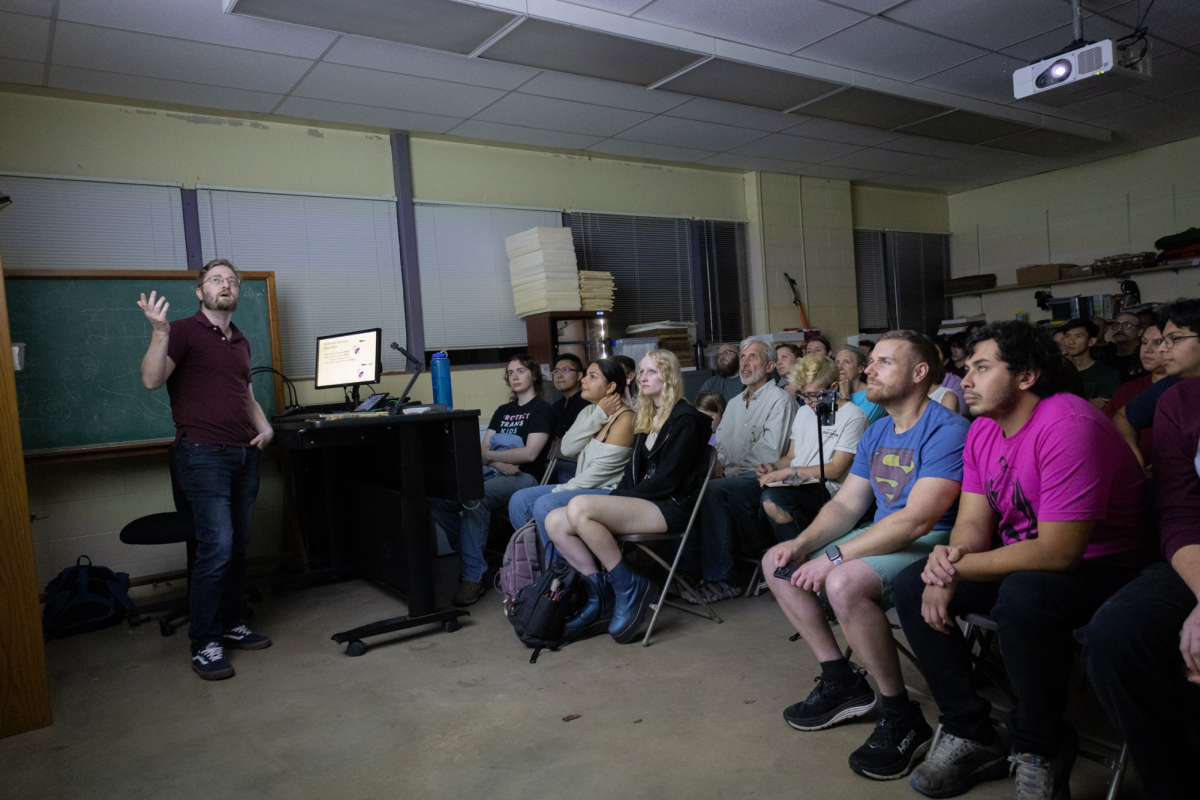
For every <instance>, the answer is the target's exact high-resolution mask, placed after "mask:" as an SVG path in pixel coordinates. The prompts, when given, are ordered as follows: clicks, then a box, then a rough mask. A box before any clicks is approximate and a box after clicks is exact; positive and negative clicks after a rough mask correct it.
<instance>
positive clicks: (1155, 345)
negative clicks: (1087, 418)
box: [1104, 324, 1167, 469]
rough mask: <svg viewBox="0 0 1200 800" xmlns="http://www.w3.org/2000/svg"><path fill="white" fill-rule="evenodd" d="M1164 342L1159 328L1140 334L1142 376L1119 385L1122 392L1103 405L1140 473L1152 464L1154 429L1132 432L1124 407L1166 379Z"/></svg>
mask: <svg viewBox="0 0 1200 800" xmlns="http://www.w3.org/2000/svg"><path fill="white" fill-rule="evenodd" d="M1162 343H1163V338H1162V331H1161V330H1160V329H1159V327H1158V325H1157V324H1155V325H1151V326H1149V327H1147V328H1145V329H1143V330H1142V348H1141V354H1140V355H1141V358H1142V367H1143V369H1144V370H1145V374H1144V375H1142V376H1141V377H1140V378H1134V379H1133V380H1131V381H1129V382H1127V383H1122V384H1121V388H1119V389H1117V391H1116V392H1115V393H1114V394H1113V396H1112V399H1110V400H1109V401H1108V402H1107V403H1106V404H1105V405H1104V416H1106V417H1108V418H1109V419H1111V420H1112V421H1113V424H1114V425H1116V427H1117V432H1118V433H1120V434H1121V438H1122V439H1124V440H1125V441H1126V443H1127V444H1128V445H1129V447H1130V448H1131V449H1132V450H1133V453H1134V455H1136V456H1137V457H1138V461H1140V462H1141V464H1142V468H1143V469H1149V468H1150V465H1151V464H1153V463H1154V458H1153V456H1154V428H1153V427H1149V428H1144V429H1142V430H1141V431H1135V430H1134V429H1133V426H1132V425H1130V424H1129V420H1128V419H1127V418H1126V416H1125V406H1126V405H1128V404H1129V401H1130V400H1132V399H1134V398H1135V397H1137V396H1138V395H1140V394H1141V393H1142V392H1144V391H1146V390H1147V389H1149V388H1150V387H1151V386H1153V385H1154V384H1156V383H1158V382H1159V381H1160V380H1162V379H1163V378H1165V377H1166V376H1167V367H1166V364H1165V363H1164V362H1163V360H1162V353H1161V352H1160V350H1161V348H1162Z"/></svg>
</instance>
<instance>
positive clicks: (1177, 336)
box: [1123, 299, 1200, 431]
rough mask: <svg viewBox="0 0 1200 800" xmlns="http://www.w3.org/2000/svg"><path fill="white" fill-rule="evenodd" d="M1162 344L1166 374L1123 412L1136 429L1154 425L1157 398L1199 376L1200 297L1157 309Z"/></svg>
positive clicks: (1131, 425) (1132, 401)
mask: <svg viewBox="0 0 1200 800" xmlns="http://www.w3.org/2000/svg"><path fill="white" fill-rule="evenodd" d="M1160 312H1161V315H1162V316H1161V318H1160V322H1161V330H1162V337H1163V342H1162V347H1161V348H1160V350H1159V353H1160V358H1161V359H1162V369H1163V371H1164V372H1165V373H1166V377H1165V378H1163V379H1162V380H1160V381H1159V382H1158V383H1155V384H1153V385H1152V386H1151V387H1150V388H1149V389H1147V390H1146V391H1144V392H1142V393H1141V394H1140V395H1138V396H1137V397H1135V398H1133V399H1132V400H1130V401H1129V402H1128V403H1127V404H1126V405H1125V408H1124V409H1123V411H1124V412H1125V420H1126V421H1127V422H1128V423H1129V425H1130V427H1132V428H1133V429H1134V430H1135V431H1142V430H1145V429H1146V428H1148V427H1150V426H1151V425H1153V424H1154V411H1155V408H1157V406H1158V399H1159V398H1160V397H1162V396H1163V394H1164V393H1165V392H1166V391H1167V390H1168V389H1170V388H1171V387H1172V386H1174V385H1175V384H1176V383H1178V382H1179V381H1181V380H1187V379H1188V378H1195V377H1197V376H1200V344H1198V343H1197V334H1200V299H1191V300H1176V301H1175V302H1174V303H1170V304H1169V305H1165V306H1163V307H1162V309H1160Z"/></svg>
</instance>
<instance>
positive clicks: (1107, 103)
mask: <svg viewBox="0 0 1200 800" xmlns="http://www.w3.org/2000/svg"><path fill="white" fill-rule="evenodd" d="M1151 100H1152V98H1150V97H1146V96H1145V95H1140V94H1134V93H1133V92H1102V93H1100V94H1098V95H1096V96H1095V97H1090V98H1088V99H1087V100H1080V101H1079V102H1078V103H1072V104H1071V105H1069V106H1063V107H1061V108H1054V107H1047V106H1042V105H1038V104H1037V103H1030V102H1028V101H1026V100H1018V101H1017V102H1015V103H1012V104H1011V105H1012V107H1013V108H1023V109H1026V110H1027V111H1034V112H1036V113H1038V114H1045V115H1046V116H1047V117H1058V118H1061V119H1068V120H1075V121H1077V122H1083V121H1085V120H1089V119H1095V118H1096V117H1099V116H1103V115H1105V114H1111V113H1114V112H1116V111H1123V110H1125V109H1127V108H1133V107H1134V106H1140V105H1145V104H1146V103H1149V102H1150V101H1151Z"/></svg>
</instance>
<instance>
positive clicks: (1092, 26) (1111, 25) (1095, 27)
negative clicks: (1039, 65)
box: [1003, 13, 1129, 63]
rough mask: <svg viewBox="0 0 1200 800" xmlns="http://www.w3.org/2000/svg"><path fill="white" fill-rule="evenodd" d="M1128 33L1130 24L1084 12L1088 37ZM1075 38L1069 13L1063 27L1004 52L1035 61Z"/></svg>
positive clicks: (1096, 37) (1116, 36)
mask: <svg viewBox="0 0 1200 800" xmlns="http://www.w3.org/2000/svg"><path fill="white" fill-rule="evenodd" d="M1127 33H1129V26H1128V25H1124V24H1122V23H1119V22H1113V21H1112V20H1110V19H1107V18H1105V17H1100V16H1096V15H1095V14H1084V16H1083V35H1084V38H1086V39H1091V40H1092V41H1095V42H1098V41H1100V40H1101V39H1120V38H1121V37H1122V36H1124V35H1125V34H1127ZM1074 38H1075V35H1074V34H1073V33H1072V32H1071V15H1070V14H1069V13H1068V14H1067V16H1066V18H1065V22H1064V24H1063V25H1062V27H1059V28H1055V29H1054V30H1052V31H1047V32H1046V33H1043V34H1041V35H1039V36H1034V37H1032V38H1030V39H1026V40H1025V41H1023V42H1018V43H1017V44H1014V45H1012V46H1010V47H1005V48H1003V52H1004V53H1006V54H1007V55H1010V56H1013V57H1014V58H1019V59H1021V60H1022V61H1025V62H1026V63H1033V62H1035V61H1040V60H1042V59H1043V58H1046V57H1048V56H1049V55H1050V54H1051V53H1057V52H1058V51H1059V50H1061V49H1063V48H1064V47H1066V46H1067V45H1069V44H1070V43H1071V41H1072V40H1073V39H1074Z"/></svg>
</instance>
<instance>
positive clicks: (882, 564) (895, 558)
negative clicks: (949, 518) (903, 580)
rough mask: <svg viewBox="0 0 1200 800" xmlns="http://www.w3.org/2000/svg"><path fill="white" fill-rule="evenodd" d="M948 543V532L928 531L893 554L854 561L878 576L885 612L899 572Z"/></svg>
mask: <svg viewBox="0 0 1200 800" xmlns="http://www.w3.org/2000/svg"><path fill="white" fill-rule="evenodd" d="M869 527H871V526H870V525H867V526H866V527H862V528H855V529H854V530H852V531H850V532H849V533H847V534H846V535H845V536H843V537H841V538H840V539H834V540H833V541H832V542H830V543H829V544H827V545H825V547H824V548H822V549H821V550H817V551H815V552H812V553H809V554H808V558H809V560H811V559H814V558H816V557H817V556H824V554H825V550H826V549H828V548H829V547H832V546H833V545H835V544H836V545H837V546H838V547H841V546H842V545H844V544H845V543H846V542H848V541H850V540H851V539H853V538H854V537H855V536H858V535H859V534H860V533H862V532H863V531H865V530H867V528H869ZM949 543H950V531H930V532H929V533H927V534H925V535H924V536H922V537H921V538H920V539H917V540H916V541H915V542H913V543H912V544H910V545H909V546H908V547H906V548H904V549H903V550H897V551H896V552H895V553H887V554H885V555H881V556H863V557H862V558H859V559H855V560H856V561H861V562H863V563H864V564H866V565H867V566H869V567H870V568H871V569H873V570H875V574H876V575H878V576H879V582H880V583H881V584H883V595H882V597H881V598H880V601H879V605H880V607H882V608H883V610H884V611H887V610H888V609H889V608H891V607H892V582H893V581H895V580H896V576H897V575H899V574H900V571H901V570H902V569H904V568H905V567H907V566H908V565H909V564H911V563H913V562H914V561H920V560H921V559H924V558H928V557H929V554H930V553H932V552H933V548H934V547H936V546H937V545H939V544H949Z"/></svg>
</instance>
